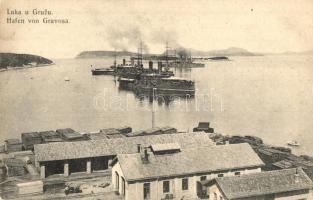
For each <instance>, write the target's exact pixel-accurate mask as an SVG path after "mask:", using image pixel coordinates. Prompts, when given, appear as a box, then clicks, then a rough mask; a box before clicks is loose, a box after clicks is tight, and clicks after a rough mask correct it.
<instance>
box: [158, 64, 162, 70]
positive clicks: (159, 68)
mask: <svg viewBox="0 0 313 200" xmlns="http://www.w3.org/2000/svg"><path fill="white" fill-rule="evenodd" d="M158 71H159V72H162V62H158Z"/></svg>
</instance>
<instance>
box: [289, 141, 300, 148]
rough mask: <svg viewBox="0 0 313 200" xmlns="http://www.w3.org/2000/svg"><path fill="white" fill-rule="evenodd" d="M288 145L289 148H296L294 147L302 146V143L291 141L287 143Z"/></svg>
mask: <svg viewBox="0 0 313 200" xmlns="http://www.w3.org/2000/svg"><path fill="white" fill-rule="evenodd" d="M287 144H288V145H289V146H294V147H297V146H300V143H299V142H297V141H289V142H287Z"/></svg>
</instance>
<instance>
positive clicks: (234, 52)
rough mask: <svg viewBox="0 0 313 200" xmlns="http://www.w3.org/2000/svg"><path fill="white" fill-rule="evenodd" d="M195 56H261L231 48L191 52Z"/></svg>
mask: <svg viewBox="0 0 313 200" xmlns="http://www.w3.org/2000/svg"><path fill="white" fill-rule="evenodd" d="M191 53H192V55H193V56H261V55H262V54H260V53H252V52H250V51H248V50H246V49H242V48H237V47H230V48H228V49H221V50H211V51H198V50H191Z"/></svg>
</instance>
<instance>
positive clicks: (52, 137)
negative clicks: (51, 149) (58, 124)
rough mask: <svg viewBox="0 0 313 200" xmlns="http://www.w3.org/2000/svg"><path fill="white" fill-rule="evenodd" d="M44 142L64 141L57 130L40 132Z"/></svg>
mask: <svg viewBox="0 0 313 200" xmlns="http://www.w3.org/2000/svg"><path fill="white" fill-rule="evenodd" d="M39 134H40V136H41V139H42V142H43V143H49V142H62V141H63V140H62V138H61V136H60V135H59V134H58V133H57V132H55V131H42V132H39Z"/></svg>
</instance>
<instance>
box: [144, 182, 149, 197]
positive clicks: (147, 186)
mask: <svg viewBox="0 0 313 200" xmlns="http://www.w3.org/2000/svg"><path fill="white" fill-rule="evenodd" d="M143 199H150V183H144V184H143Z"/></svg>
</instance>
